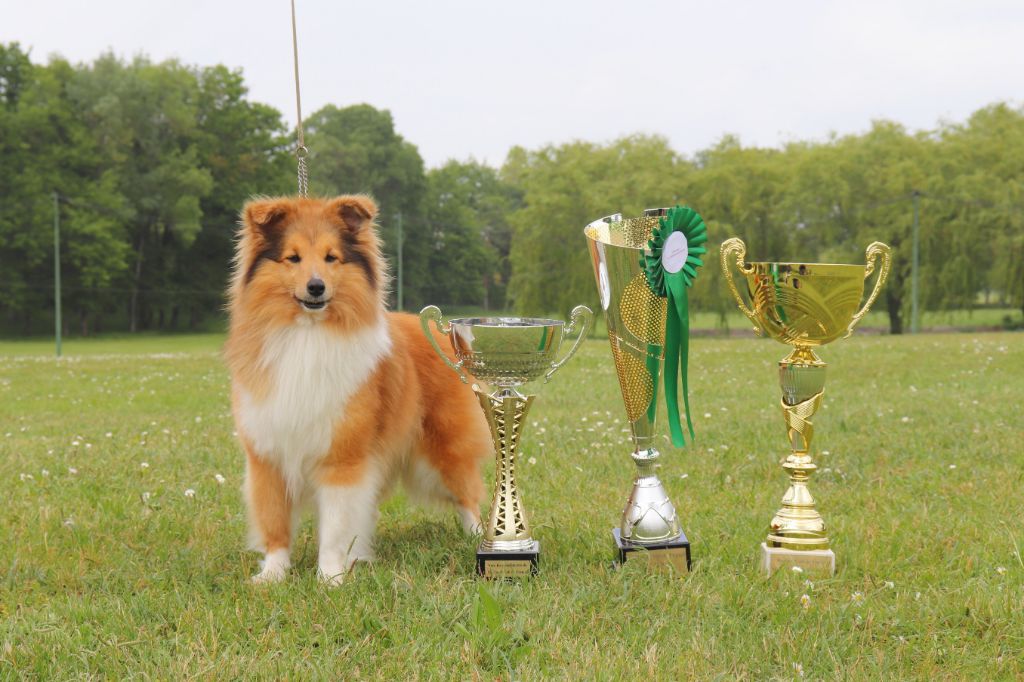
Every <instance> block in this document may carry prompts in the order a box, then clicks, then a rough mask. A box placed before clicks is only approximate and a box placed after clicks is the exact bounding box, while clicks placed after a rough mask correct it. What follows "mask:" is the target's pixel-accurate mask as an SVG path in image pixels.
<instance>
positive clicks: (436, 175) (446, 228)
mask: <svg viewBox="0 0 1024 682" xmlns="http://www.w3.org/2000/svg"><path fill="white" fill-rule="evenodd" d="M515 202H516V194H515V192H514V190H513V189H512V188H511V187H509V186H508V185H506V184H505V183H504V182H502V180H501V178H500V177H499V176H498V173H497V171H495V170H494V169H493V168H489V167H487V166H484V165H482V164H479V163H476V162H474V161H469V162H466V163H461V162H457V161H449V162H448V163H446V164H445V165H444V166H442V167H441V168H437V169H433V170H431V171H429V172H428V173H427V195H426V200H425V202H424V211H425V217H426V222H427V225H428V226H429V228H430V230H431V235H432V240H433V248H432V250H431V253H430V261H429V263H428V267H429V269H430V272H431V273H432V277H431V280H430V285H429V286H428V287H427V288H426V290H425V291H426V295H427V299H428V300H431V301H436V302H439V303H442V302H443V303H456V304H473V305H482V306H483V307H484V308H490V307H491V306H496V307H498V308H502V307H504V303H505V301H504V299H505V296H504V292H505V283H506V282H507V281H508V275H509V262H508V253H509V246H510V244H511V228H510V226H509V224H508V215H509V213H511V211H512V207H513V206H514V204H515Z"/></svg>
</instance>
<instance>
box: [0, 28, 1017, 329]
mask: <svg viewBox="0 0 1024 682" xmlns="http://www.w3.org/2000/svg"><path fill="white" fill-rule="evenodd" d="M305 127H306V131H307V133H308V135H307V145H308V147H309V148H310V151H311V156H310V160H309V164H310V180H311V189H312V192H313V193H314V194H339V193H357V192H364V193H368V194H371V195H373V196H374V197H375V198H376V200H377V202H378V203H379V205H380V209H381V215H380V218H379V223H380V230H381V236H382V238H383V241H384V252H385V255H386V256H387V258H388V259H389V260H390V262H391V269H392V275H396V274H397V272H396V271H397V265H398V263H397V258H398V239H399V230H398V216H399V215H401V219H402V228H403V229H402V232H403V235H404V240H403V241H404V243H403V249H402V254H403V256H402V260H403V262H402V266H403V274H404V278H403V285H404V286H403V292H404V305H405V307H406V308H407V309H413V310H415V309H417V308H419V307H420V306H422V305H423V304H425V303H430V302H434V303H440V304H445V305H450V306H463V307H473V308H478V309H483V310H489V309H499V310H500V309H505V308H507V307H514V308H516V309H517V310H518V311H520V312H522V313H526V314H548V313H551V314H558V315H565V314H567V313H568V311H569V310H570V309H571V308H572V307H573V306H574V305H576V304H578V303H581V302H589V303H590V304H591V305H596V303H597V301H596V297H597V292H596V287H595V286H594V284H593V281H592V279H593V275H592V273H591V268H590V264H589V263H588V262H587V251H586V248H585V243H584V241H583V240H584V238H583V236H582V230H583V226H584V225H586V224H587V223H589V222H590V221H592V220H594V219H596V218H599V217H601V216H604V215H608V214H611V213H615V212H621V213H623V214H627V215H628V214H633V215H635V214H638V213H639V212H640V211H642V210H643V209H644V208H649V207H660V206H670V205H674V204H676V203H679V204H684V205H689V206H691V207H693V208H694V209H696V210H698V211H699V212H700V213H701V214H702V215H703V217H704V219H705V221H706V223H707V226H708V236H709V242H708V257H707V262H708V264H709V265H708V267H705V268H704V269H703V270H702V272H701V275H700V277H698V278H697V280H696V281H695V283H694V286H693V288H692V289H691V290H690V296H689V300H690V304H691V305H690V310H691V312H692V314H694V315H713V316H716V317H717V319H718V322H719V324H720V325H722V326H727V325H728V324H729V321H730V320H731V319H734V313H735V306H734V303H733V302H732V300H731V299H730V297H729V295H728V290H727V289H726V287H725V284H724V282H723V281H722V275H721V272H720V271H719V268H718V267H717V264H716V263H715V261H716V260H717V259H716V254H717V248H718V244H720V243H721V241H723V240H724V239H726V238H728V237H730V236H741V237H743V238H744V240H745V241H746V242H747V244H748V247H749V257H750V258H751V259H752V260H791V261H792V260H796V261H815V260H817V261H824V262H852V263H856V262H861V261H862V260H863V258H864V248H865V247H866V246H867V244H869V243H870V242H872V241H875V240H881V241H884V242H886V243H888V244H890V245H891V246H892V247H893V249H894V264H893V269H892V272H891V274H890V279H889V282H888V284H887V285H886V287H885V290H884V296H883V297H882V299H881V300H880V301H879V302H878V303H877V304H876V307H877V308H878V309H879V310H885V311H886V313H887V314H888V318H889V328H890V330H891V331H893V332H897V333H898V332H900V331H902V330H903V328H904V326H905V321H906V319H907V317H908V314H909V311H910V307H911V306H910V291H911V242H912V234H913V225H914V217H913V216H914V206H915V203H916V205H917V207H918V208H919V228H920V229H919V232H920V237H921V241H920V271H919V284H920V286H919V290H920V299H921V307H922V309H923V310H924V309H927V310H955V309H967V310H970V309H972V308H973V307H975V306H977V305H979V304H983V305H986V306H989V307H1000V306H1002V307H1007V306H1013V307H1016V308H1019V309H1020V310H1021V311H1024V108H1022V107H1013V106H1010V105H1007V104H994V105H992V106H989V107H985V108H983V109H980V110H978V111H976V112H975V113H974V114H973V115H972V116H971V117H970V118H969V119H968V120H967V121H964V122H962V123H942V124H940V125H938V126H937V127H936V129H935V130H932V131H927V132H923V133H917V134H911V133H908V132H907V131H906V130H905V129H904V128H903V127H902V126H900V125H898V124H896V123H893V122H889V121H876V122H874V123H873V124H872V126H871V128H870V129H869V130H867V131H866V132H864V133H862V134H854V135H845V136H832V137H830V138H829V139H827V140H825V141H823V142H814V143H812V142H794V143H791V144H788V145H786V146H785V147H783V148H782V149H764V148H757V147H745V146H743V145H742V144H741V143H740V141H739V140H738V139H737V138H736V137H734V136H730V135H726V136H724V137H723V138H722V139H721V140H720V141H719V142H718V143H716V144H714V145H713V146H711V147H710V148H709V149H706V150H702V151H700V152H698V153H697V154H695V155H694V156H693V157H692V158H685V157H683V156H681V155H680V154H678V153H677V152H675V151H674V150H673V149H672V148H671V147H670V146H669V144H668V142H667V140H665V139H664V138H661V137H657V136H648V135H633V136H628V137H624V138H622V139H619V140H615V141H613V142H610V143H608V144H595V143H590V142H585V141H575V142H570V143H567V144H562V145H549V146H545V147H542V148H539V149H535V150H526V149H523V148H519V147H517V148H514V149H512V150H511V151H510V153H509V155H508V158H507V159H506V161H505V163H504V164H503V166H502V168H501V169H500V170H495V169H492V168H489V167H487V166H484V165H482V164H479V163H476V162H474V161H467V162H456V161H451V162H449V163H447V164H445V165H444V166H442V167H440V168H436V169H431V170H429V171H427V170H425V169H424V164H423V160H422V158H421V157H420V155H419V152H418V151H417V149H416V146H415V145H414V144H413V143H411V142H410V141H408V140H405V139H404V138H403V137H402V136H401V135H400V134H398V133H397V132H396V130H395V122H394V120H393V118H392V116H391V114H390V113H389V112H388V111H386V110H378V109H375V108H374V107H372V106H370V105H368V104H360V105H356V106H349V107H345V108H339V107H336V106H333V105H328V106H326V107H324V108H322V109H320V110H319V111H317V112H315V113H314V114H313V115H312V116H310V117H309V119H308V120H307V121H306V122H305ZM293 149H294V137H293V135H292V133H291V131H289V130H288V128H287V127H286V126H285V124H284V122H283V120H282V117H281V115H280V113H279V112H277V111H276V110H274V109H272V108H271V107H268V106H266V105H263V104H258V103H254V102H251V101H249V99H248V92H247V88H246V86H245V82H244V79H243V78H242V75H241V74H240V73H239V72H238V71H232V70H231V69H228V68H226V67H224V66H212V67H204V68H199V67H190V66H186V65H182V64H180V63H178V62H176V61H173V60H171V61H166V62H162V63H153V62H151V61H149V60H148V59H146V58H145V57H136V58H134V59H132V60H130V61H125V60H122V59H120V58H118V57H116V56H114V55H112V54H106V55H103V56H101V57H99V58H98V59H96V60H95V61H93V62H92V63H89V64H79V65H72V64H69V63H68V62H66V61H64V60H62V59H60V58H53V59H51V60H50V62H49V63H48V64H46V65H35V64H32V63H31V61H30V60H29V58H28V54H27V53H26V52H25V51H24V50H22V48H21V47H20V46H19V45H18V44H17V43H11V44H0V161H2V163H0V266H2V267H0V287H2V288H3V291H4V294H5V295H4V296H3V297H2V298H0V329H2V330H3V331H4V332H7V333H10V332H17V333H22V334H27V333H32V332H36V333H38V332H40V331H42V330H44V329H47V328H48V327H50V325H51V324H52V322H51V313H50V312H49V311H51V310H52V309H53V304H54V300H53V284H52V282H53V279H52V278H53V265H54V264H53V255H52V254H53V243H52V242H53V237H52V223H53V203H52V194H53V192H58V193H59V194H60V197H61V199H60V215H61V235H62V246H63V251H62V263H61V268H62V274H63V296H62V300H63V303H64V310H65V316H64V320H65V327H66V328H67V327H74V328H75V329H76V330H78V331H80V332H81V333H82V334H89V333H92V332H95V331H103V330H106V329H125V328H127V329H131V330H152V329H159V330H169V329H182V328H187V329H193V330H194V329H198V328H201V327H202V326H203V325H204V324H210V323H212V324H214V325H219V324H222V319H223V318H222V306H223V294H222V292H223V290H224V286H225V284H226V279H227V277H228V274H229V270H230V265H229V264H230V260H231V255H232V251H233V238H234V233H235V230H236V224H237V216H238V211H239V209H240V207H241V205H242V204H243V203H244V202H245V200H246V199H247V198H249V197H250V196H253V195H257V194H263V195H276V194H291V193H293V192H294V191H295V160H294V156H293V155H292V153H291V152H292V151H293ZM394 300H395V297H394V296H393V297H392V301H394ZM1011 322H1012V320H1011ZM66 331H67V329H65V332H66Z"/></svg>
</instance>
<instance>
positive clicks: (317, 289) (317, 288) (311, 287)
mask: <svg viewBox="0 0 1024 682" xmlns="http://www.w3.org/2000/svg"><path fill="white" fill-rule="evenodd" d="M326 290H327V287H325V286H324V281H323V280H322V279H318V278H316V277H314V278H313V279H311V280H309V282H308V283H307V284H306V291H308V292H309V295H310V296H323V295H324V291H326Z"/></svg>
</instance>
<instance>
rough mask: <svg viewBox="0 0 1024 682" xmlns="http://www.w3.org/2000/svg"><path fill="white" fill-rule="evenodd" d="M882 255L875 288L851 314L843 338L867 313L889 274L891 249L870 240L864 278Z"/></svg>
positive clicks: (886, 245)
mask: <svg viewBox="0 0 1024 682" xmlns="http://www.w3.org/2000/svg"><path fill="white" fill-rule="evenodd" d="M879 256H881V257H882V267H881V269H879V271H878V279H876V280H875V288H874V289H873V290H872V291H871V295H870V296H868V301H867V303H865V304H864V307H863V308H861V309H860V312H859V313H857V314H856V315H854V316H853V319H852V320H850V326H849V327H847V328H846V335H845V336H843V338H844V339H845V338H846V337H847V336H849V335H850V334H852V333H853V328H854V327H856V326H857V323H858V322H860V318H862V317H864V315H866V314H867V312H868V309H869V308H870V307H871V304H872V303H874V302H875V299H876V298H878V294H879V292H880V291H882V285H883V284H885V279H886V278H887V277H888V276H889V266H890V265H892V249H891V248H889V245H888V244H883V243H882V242H871V244H869V245H868V248H867V251H866V257H867V261H868V265H867V267H866V268H865V269H864V279H867V278H868V277H870V276H871V273H872V272H874V271H875V261H876V260H878V257H879Z"/></svg>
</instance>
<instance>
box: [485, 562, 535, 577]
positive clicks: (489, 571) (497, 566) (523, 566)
mask: <svg viewBox="0 0 1024 682" xmlns="http://www.w3.org/2000/svg"><path fill="white" fill-rule="evenodd" d="M532 567H533V562H532V561H530V560H529V559H502V560H498V561H484V577H485V578H498V579H500V578H529V577H530V574H531V572H532V570H533V569H532Z"/></svg>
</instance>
